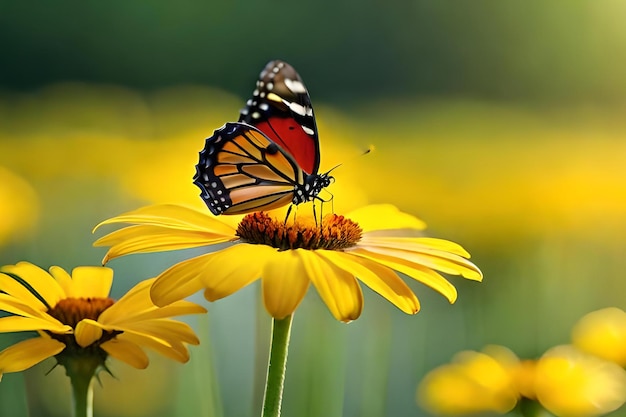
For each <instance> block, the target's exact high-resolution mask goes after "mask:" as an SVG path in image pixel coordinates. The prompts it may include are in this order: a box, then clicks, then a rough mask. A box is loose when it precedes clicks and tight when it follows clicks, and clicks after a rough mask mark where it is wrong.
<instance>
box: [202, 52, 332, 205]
mask: <svg viewBox="0 0 626 417" xmlns="http://www.w3.org/2000/svg"><path fill="white" fill-rule="evenodd" d="M319 164H320V146H319V138H318V133H317V126H316V123H315V116H314V114H313V107H312V106H311V98H310V97H309V93H308V91H307V89H306V87H305V86H304V83H303V82H302V79H301V78H300V76H299V75H298V73H297V72H296V70H295V69H294V68H293V67H292V66H291V65H289V64H287V63H286V62H284V61H278V60H275V61H271V62H269V63H268V64H267V65H266V66H265V68H264V69H263V71H261V74H260V76H259V79H258V80H257V82H256V88H255V89H254V91H253V93H252V97H251V98H250V99H249V100H248V101H247V103H246V107H245V108H244V109H243V110H241V112H240V115H239V121H238V122H229V123H226V124H225V125H224V126H222V127H221V128H219V129H217V130H215V132H214V133H213V136H211V137H209V138H207V139H206V141H205V146H204V149H203V150H202V151H200V160H199V162H198V164H197V165H196V174H195V176H194V184H195V185H197V186H198V187H199V188H200V190H201V194H200V197H202V199H203V200H204V202H205V203H206V204H207V206H208V207H209V210H211V212H212V213H213V214H215V215H219V214H242V213H249V212H253V211H259V210H270V209H274V208H278V207H282V206H285V205H287V204H292V205H298V204H301V203H305V202H308V201H313V200H316V199H318V200H321V198H320V197H318V194H319V193H320V191H321V190H322V189H324V188H325V187H328V186H329V185H330V184H331V182H332V181H334V178H333V177H331V176H330V175H329V173H330V171H329V172H326V173H323V174H318V169H319ZM290 210H291V206H290V208H289V211H290ZM288 215H289V212H288Z"/></svg>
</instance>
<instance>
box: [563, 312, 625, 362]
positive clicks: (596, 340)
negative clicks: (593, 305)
mask: <svg viewBox="0 0 626 417" xmlns="http://www.w3.org/2000/svg"><path fill="white" fill-rule="evenodd" d="M572 343H573V344H574V345H575V346H576V347H577V348H578V349H580V350H582V351H583V352H587V353H591V354H592V355H595V356H598V357H600V358H603V359H606V360H609V361H611V362H615V363H617V364H618V365H620V366H621V367H624V366H626V312H624V310H622V309H619V308H616V307H609V308H603V309H601V310H596V311H592V312H591V313H589V314H586V315H585V316H584V317H583V318H581V319H580V320H579V321H578V323H576V325H575V326H574V328H573V330H572Z"/></svg>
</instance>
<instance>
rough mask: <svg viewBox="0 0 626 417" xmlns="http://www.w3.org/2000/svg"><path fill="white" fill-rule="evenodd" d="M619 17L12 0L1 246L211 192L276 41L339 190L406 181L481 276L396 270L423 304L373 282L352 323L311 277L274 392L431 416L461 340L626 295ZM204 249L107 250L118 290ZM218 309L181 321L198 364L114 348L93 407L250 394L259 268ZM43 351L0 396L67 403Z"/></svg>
mask: <svg viewBox="0 0 626 417" xmlns="http://www.w3.org/2000/svg"><path fill="white" fill-rule="evenodd" d="M625 18H626V4H625V3H624V2H622V1H619V0H595V1H576V0H571V1H552V2H546V1H472V2H461V1H438V2H426V1H412V2H410V1H391V2H383V1H378V0H362V1H345V2H335V1H329V0H320V1H317V2H301V3H295V2H285V1H276V0H275V1H272V2H253V1H249V0H238V1H232V2H194V1H180V2H169V1H164V0H153V1H152V2H149V3H148V2H122V1H109V2H96V1H86V2H70V1H65V0H64V1H56V2H46V3H43V2H42V3H40V4H37V5H35V4H32V3H27V2H19V1H16V0H15V1H13V0H10V1H3V2H1V3H0V39H1V40H2V54H1V58H0V218H1V220H0V263H1V264H12V263H16V262H18V261H20V260H27V261H30V262H33V263H36V264H38V265H40V266H42V267H44V268H47V267H48V266H50V265H60V266H62V267H64V268H67V269H71V268H73V267H74V266H78V265H93V264H99V262H100V260H101V259H102V256H103V255H104V250H103V249H102V248H93V247H92V246H91V244H92V242H93V241H94V239H95V237H94V235H92V234H91V229H92V228H93V226H94V225H95V224H97V223H98V222H100V221H101V220H103V219H105V218H109V217H112V216H114V215H117V214H119V213H121V212H123V211H127V210H131V209H134V208H137V207H139V206H142V205H146V204H152V203H164V202H172V203H181V204H186V205H190V206H193V207H196V208H198V209H201V210H206V208H205V207H204V205H203V203H202V201H200V199H199V197H198V190H196V189H195V187H194V186H193V185H192V184H191V177H192V176H193V173H194V165H195V163H196V162H197V152H198V151H199V150H200V149H201V148H202V146H203V144H204V138H205V137H207V136H209V135H210V134H211V133H212V132H213V130H214V129H215V128H218V127H219V126H221V125H222V124H223V123H225V122H226V121H232V120H236V118H237V116H238V110H239V109H240V108H241V107H242V106H243V105H244V103H245V100H246V99H247V98H248V96H249V95H250V94H251V90H252V88H253V86H254V81H255V79H256V77H257V75H258V73H259V71H260V70H261V69H262V68H263V66H264V65H265V63H266V62H267V61H269V60H271V59H275V58H280V59H284V60H286V61H288V62H290V63H291V64H292V65H294V66H295V67H296V69H298V71H299V72H300V74H301V76H302V77H303V78H304V80H305V82H306V84H307V86H308V88H309V91H310V94H311V96H312V100H313V105H314V106H315V110H316V115H317V119H318V126H319V130H320V138H321V146H322V169H324V168H326V169H328V168H330V167H332V166H334V165H336V164H338V163H343V165H342V167H340V168H339V169H337V170H336V171H335V176H336V178H337V182H336V183H335V184H334V185H333V186H332V187H331V188H330V191H331V192H332V193H333V194H334V196H335V197H334V202H335V211H336V212H338V213H341V212H345V211H346V210H349V209H351V208H355V207H358V206H360V205H362V204H366V203H378V202H387V203H393V204H396V205H397V206H398V207H400V208H401V209H402V210H403V211H407V212H410V213H413V214H415V215H417V216H419V217H420V218H422V219H423V220H425V221H426V222H427V223H428V225H429V229H428V231H429V234H430V235H432V236H437V237H442V238H447V239H450V240H454V241H456V242H459V243H461V244H462V245H463V246H464V247H465V248H466V249H468V250H469V251H470V253H472V255H473V257H472V259H473V260H474V261H475V262H476V263H477V264H478V265H479V266H480V267H481V268H482V269H483V272H484V274H485V280H484V282H483V283H480V284H478V283H473V282H464V281H463V280H462V279H460V278H456V277H455V278H451V280H452V282H453V283H454V284H455V285H456V286H457V288H458V290H459V299H458V301H457V303H456V304H455V305H452V306H451V305H449V304H448V303H447V302H446V301H445V300H444V299H443V298H442V297H440V296H438V295H437V294H434V293H432V291H430V290H428V289H427V288H425V287H423V286H420V285H419V284H417V283H410V284H411V285H412V288H414V289H415V291H416V292H417V294H418V296H419V297H420V299H421V301H422V312H420V314H418V315H417V316H414V317H411V316H405V315H403V314H402V313H401V312H399V311H397V310H396V309H395V308H394V307H393V306H392V305H390V304H389V303H387V302H386V301H384V300H383V299H381V298H380V297H378V296H376V295H374V294H372V293H371V291H369V290H366V291H365V292H366V305H365V308H364V312H363V315H362V317H361V318H360V319H359V320H357V321H355V322H353V323H351V324H349V325H345V324H341V323H337V322H336V321H334V319H333V318H332V316H331V315H330V313H329V312H328V311H327V309H326V307H325V306H324V305H323V304H322V302H321V300H320V299H319V297H318V296H317V294H316V293H315V291H313V290H311V291H310V293H309V294H308V295H307V298H306V299H305V301H304V303H303V304H302V305H301V306H300V308H299V309H298V311H297V314H296V316H295V322H294V326H295V328H294V331H293V339H292V345H291V349H290V357H289V366H288V373H287V381H286V383H287V385H286V390H285V402H284V415H285V416H299V417H306V416H311V417H313V416H320V417H322V416H323V417H327V416H364V417H376V416H405V415H416V416H419V415H424V413H423V412H422V411H421V410H420V409H419V408H418V406H417V405H416V403H415V398H414V397H415V388H416V386H417V384H418V382H419V381H420V379H421V378H422V377H423V375H424V374H425V373H426V372H428V371H429V370H430V369H432V368H434V367H435V366H437V365H439V364H441V363H444V362H446V361H448V360H449V359H450V357H451V356H452V355H453V354H454V353H455V352H457V351H459V350H462V349H479V348H481V347H482V346H483V345H485V344H487V343H499V344H504V345H506V346H508V347H510V348H511V349H513V350H514V351H515V352H516V353H517V354H518V355H520V356H522V357H536V356H538V355H540V354H541V353H542V352H543V351H544V350H546V349H547V348H549V347H551V346H553V345H555V344H561V343H567V342H568V341H569V332H570V329H571V326H572V324H573V323H574V322H575V321H576V320H577V319H578V318H579V317H581V316H582V315H583V314H585V313H587V312H589V311H591V310H593V309H596V308H600V307H605V306H618V307H621V308H625V307H626V303H625V302H624V295H623V294H624V290H625V289H626V285H625V284H624V269H625V266H626V260H625V259H624V249H625V248H626V245H625V243H626V237H625V232H626V141H625V139H626V117H624V115H625V111H626V77H624V74H626V28H625V27H624V24H623V22H624V21H625ZM370 145H374V146H375V148H376V151H375V152H374V153H372V154H370V155H368V156H364V157H359V156H358V155H359V154H360V153H361V152H362V151H363V150H364V149H367V148H368V147H369V146H370ZM102 233H103V232H98V233H97V234H96V235H97V236H100V235H101V234H102ZM199 252H201V251H198V250H196V251H189V252H183V253H168V254H156V255H138V256H133V257H129V258H122V259H119V260H115V261H113V262H112V263H111V265H110V266H112V267H113V268H114V269H115V275H116V282H115V284H114V289H113V293H114V295H115V296H118V297H119V296H120V295H121V294H123V293H124V292H125V291H126V290H128V289H129V288H130V287H131V285H132V284H133V283H135V282H138V281H140V280H142V279H145V278H147V277H151V276H154V275H156V274H158V273H159V272H160V271H162V270H164V269H165V268H166V267H168V266H169V265H171V264H173V263H174V262H176V261H177V260H181V259H185V258H187V257H189V256H190V255H192V254H195V253H199ZM194 300H197V301H198V302H200V303H203V304H205V305H206V304H208V303H206V302H205V301H203V300H202V299H201V297H200V296H199V295H198V296H195V297H194ZM208 308H209V314H208V316H206V317H202V318H194V319H189V321H190V322H191V323H192V324H193V325H194V327H195V328H196V329H197V331H198V333H199V334H200V335H201V338H202V345H201V346H200V347H194V348H192V349H191V350H192V359H191V361H190V363H188V364H187V365H184V366H181V365H178V364H172V363H169V362H166V361H165V360H161V359H160V358H158V357H156V356H154V358H153V362H152V364H151V366H150V367H149V368H148V369H147V370H145V371H135V370H132V369H128V367H126V366H125V365H123V364H120V363H112V368H113V370H114V373H115V375H116V377H117V379H113V378H110V377H108V376H103V378H102V387H101V388H100V387H98V389H97V392H96V398H95V405H96V415H97V416H171V415H198V416H199V415H202V416H214V415H215V416H220V415H224V416H229V417H231V416H253V415H258V414H259V409H260V404H259V401H260V396H261V394H262V383H263V378H264V367H265V361H266V344H267V341H268V340H267V339H268V334H267V333H268V331H269V323H270V319H269V318H268V317H267V315H266V314H265V313H264V311H263V310H262V307H261V306H259V287H258V285H253V286H250V287H249V288H246V289H244V290H243V291H241V292H239V293H236V294H235V295H233V296H231V297H229V298H228V299H226V300H222V301H219V302H216V303H214V304H210V305H208ZM15 340H16V338H15V337H14V336H13V335H1V336H0V348H3V347H6V346H8V345H9V344H10V343H12V342H13V341H15ZM52 365H53V362H51V361H48V362H44V363H43V364H42V365H40V366H37V367H35V368H33V369H32V370H29V371H27V372H25V373H23V374H8V375H5V376H4V378H3V380H2V382H1V383H0V416H20V415H25V413H26V408H27V405H28V408H30V410H31V413H32V415H33V416H65V415H67V414H68V409H69V408H68V407H69V406H68V393H69V391H68V386H67V385H68V384H67V380H66V377H65V376H64V375H63V371H62V370H61V369H54V370H53V371H52V372H51V373H50V374H49V375H47V376H43V375H44V374H45V373H46V372H47V371H48V370H49V369H50V368H51V367H52ZM622 414H623V415H626V413H624V412H621V411H618V412H616V413H615V415H622Z"/></svg>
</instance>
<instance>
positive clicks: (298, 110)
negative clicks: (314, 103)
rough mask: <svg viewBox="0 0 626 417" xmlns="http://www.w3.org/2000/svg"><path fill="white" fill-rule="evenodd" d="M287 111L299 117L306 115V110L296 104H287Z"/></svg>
mask: <svg viewBox="0 0 626 417" xmlns="http://www.w3.org/2000/svg"><path fill="white" fill-rule="evenodd" d="M289 109H290V110H291V111H292V112H294V113H296V114H299V115H300V116H306V115H307V108H306V107H304V106H302V105H300V104H298V103H289Z"/></svg>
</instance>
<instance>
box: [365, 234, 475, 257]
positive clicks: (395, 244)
mask: <svg viewBox="0 0 626 417" xmlns="http://www.w3.org/2000/svg"><path fill="white" fill-rule="evenodd" d="M360 242H363V244H365V245H366V246H381V247H390V248H396V249H403V248H406V250H411V251H416V252H421V251H425V250H438V251H444V252H450V253H453V254H455V255H459V256H462V257H464V258H469V257H470V254H469V253H468V252H467V251H466V250H465V249H464V248H463V247H462V246H461V245H459V244H458V243H455V242H452V241H450V240H445V239H438V238H434V237H406V236H402V237H398V236H395V237H394V236H372V235H371V234H367V233H364V234H363V237H362V238H361V241H360Z"/></svg>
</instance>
